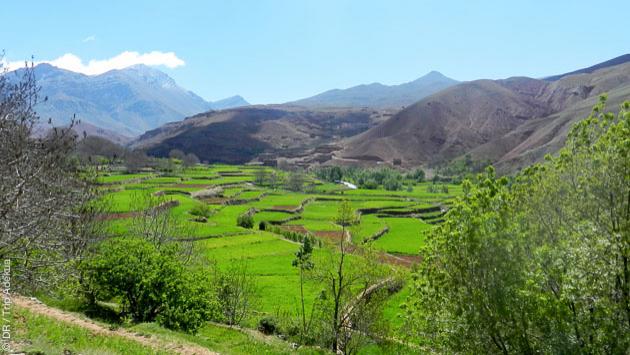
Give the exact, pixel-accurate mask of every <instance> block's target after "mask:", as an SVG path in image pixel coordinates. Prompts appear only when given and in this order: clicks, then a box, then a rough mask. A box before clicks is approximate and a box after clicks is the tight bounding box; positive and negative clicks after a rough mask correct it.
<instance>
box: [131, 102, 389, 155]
mask: <svg viewBox="0 0 630 355" xmlns="http://www.w3.org/2000/svg"><path fill="white" fill-rule="evenodd" d="M383 117H384V116H383V115H382V114H381V112H379V111H375V110H363V109H360V110H359V109H328V110H323V109H322V110H316V111H315V110H309V109H305V108H303V107H294V106H288V105H268V106H248V107H241V108H233V109H227V110H223V111H210V112H207V113H204V114H199V115H196V116H193V117H189V118H187V119H185V120H183V121H179V122H171V123H168V124H166V125H164V126H162V127H160V128H158V129H155V130H152V131H148V132H146V133H145V134H143V135H142V136H140V137H138V138H137V139H136V140H135V141H134V142H133V143H132V144H131V147H132V148H137V149H142V150H145V151H147V152H148V153H149V154H152V155H155V156H168V153H169V152H170V151H171V150H172V149H181V150H183V151H184V152H186V153H194V154H196V155H197V156H198V157H199V158H200V159H201V160H202V161H209V162H223V163H245V162H248V161H250V160H252V159H255V158H257V157H260V156H261V155H262V154H264V155H266V156H269V157H277V156H283V157H297V156H305V155H306V154H307V153H309V152H314V151H315V152H316V155H317V154H320V153H323V154H324V155H325V152H322V151H321V150H319V151H318V147H321V146H322V145H326V144H330V143H334V142H337V141H339V140H341V139H343V138H346V137H350V136H353V135H356V134H358V133H360V132H363V131H365V130H367V129H369V128H370V127H372V126H374V125H375V124H376V122H377V121H379V120H382V119H383ZM388 117H389V116H388ZM325 149H327V148H325ZM325 149H324V150H325ZM328 153H329V152H328ZM320 155H321V154H320ZM320 157H321V156H320ZM318 159H319V158H318ZM327 159H330V156H328V158H326V160H327Z"/></svg>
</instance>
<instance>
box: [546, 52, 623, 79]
mask: <svg viewBox="0 0 630 355" xmlns="http://www.w3.org/2000/svg"><path fill="white" fill-rule="evenodd" d="M627 62H630V53H628V54H624V55H620V56H619V57H616V58H613V59H610V60H607V61H605V62H601V63H599V64H595V65H592V66H590V67H588V68H583V69H578V70H574V71H572V72H570V73H565V74H560V75H554V76H550V77H547V78H545V80H547V81H556V80H559V79H561V78H564V77H565V76H568V75H574V74H590V73H592V72H594V71H595V70H598V69H603V68H608V67H612V66H615V65H619V64H623V63H627Z"/></svg>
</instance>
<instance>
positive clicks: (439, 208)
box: [99, 165, 461, 353]
mask: <svg viewBox="0 0 630 355" xmlns="http://www.w3.org/2000/svg"><path fill="white" fill-rule="evenodd" d="M258 169H266V170H267V171H269V168H262V167H251V166H226V165H210V166H203V165H199V166H197V167H195V168H191V169H187V170H185V171H183V172H181V173H179V174H177V175H176V176H160V175H159V174H157V173H143V174H129V175H125V174H119V175H116V174H113V173H110V174H108V175H107V176H103V177H102V178H101V179H100V180H99V182H100V184H101V185H102V188H103V189H105V190H106V191H109V192H108V193H107V194H106V196H105V198H104V199H105V201H107V203H108V204H109V211H108V213H109V216H106V220H107V223H108V224H109V226H110V227H111V230H112V231H113V232H114V233H116V234H123V235H124V234H126V233H129V231H130V228H131V224H132V221H133V218H135V215H136V214H137V213H138V212H137V211H140V210H142V209H143V208H146V204H145V201H147V200H148V199H150V198H151V197H152V196H153V197H154V198H159V199H160V201H162V202H163V203H168V202H169V201H177V202H176V203H171V204H170V205H169V207H168V208H169V210H168V211H169V212H168V213H169V214H170V215H171V217H172V218H173V219H174V220H176V221H177V222H178V223H179V224H180V225H181V226H183V229H182V230H183V231H185V235H177V236H175V237H181V238H194V239H195V240H196V241H195V242H194V245H195V252H196V254H197V256H198V257H199V258H200V259H202V261H203V263H201V265H217V267H219V268H222V267H227V266H229V265H235V264H239V265H242V266H243V267H245V268H246V269H247V272H248V273H249V274H250V275H252V277H253V278H254V280H255V283H256V289H257V297H256V302H255V306H254V308H255V312H254V313H253V315H252V316H251V317H250V319H247V320H246V322H245V323H246V325H247V326H248V327H255V324H256V322H257V321H258V320H259V319H260V318H262V317H263V316H265V315H277V314H292V315H295V314H296V310H297V307H298V304H299V274H298V272H297V269H296V268H295V267H293V266H292V265H291V263H292V260H293V259H294V257H295V252H296V251H297V250H298V248H299V244H298V243H296V242H294V241H291V240H287V239H285V237H283V236H282V235H279V234H274V233H271V232H268V231H263V230H259V225H260V224H261V223H262V222H267V223H272V224H276V225H278V226H279V227H280V228H283V229H285V230H290V231H294V232H298V233H303V234H310V235H313V236H315V238H318V239H321V240H322V241H331V240H335V238H339V237H340V235H341V233H340V232H339V231H340V230H341V227H340V226H338V225H336V224H335V223H334V218H335V216H336V214H337V209H338V206H339V204H340V202H341V201H342V200H348V201H349V202H350V203H351V205H352V207H353V208H354V209H356V210H357V211H358V212H359V215H360V218H359V219H360V221H359V223H358V224H356V225H354V226H352V227H351V228H349V232H350V235H349V236H350V238H351V242H352V243H353V244H355V245H356V246H357V247H359V248H366V247H368V246H369V245H371V246H373V248H374V249H375V250H377V252H378V253H380V254H381V255H382V263H384V264H386V265H387V266H388V267H391V268H393V269H400V270H403V272H404V270H405V269H406V268H408V267H410V266H411V265H412V264H413V263H415V262H418V261H419V256H418V251H419V250H420V248H421V246H422V245H423V243H424V240H425V238H427V232H428V231H429V230H430V229H431V228H433V226H434V225H433V224H431V223H436V221H438V222H439V219H440V218H441V216H442V215H443V214H444V212H445V211H446V209H447V208H448V206H449V203H450V200H452V199H453V198H454V197H455V196H457V195H458V194H460V193H461V188H460V187H459V186H457V185H449V186H448V190H449V193H430V192H428V191H427V186H428V185H429V183H421V184H416V185H415V186H414V187H413V190H412V191H410V192H407V191H406V190H405V191H385V190H382V189H377V190H363V189H356V190H349V189H347V188H345V187H344V186H343V185H339V184H334V183H328V182H321V181H316V180H314V178H312V177H309V179H311V180H312V183H314V184H315V185H314V188H311V189H309V191H311V192H309V193H300V192H290V191H286V190H283V189H281V188H278V189H272V188H269V187H268V186H258V185H256V184H255V183H254V182H255V180H256V179H255V174H256V171H257V170H258ZM278 174H283V173H282V172H278ZM155 196H159V197H155ZM203 205H207V206H208V216H207V218H204V219H202V220H199V219H196V217H195V216H194V215H193V214H191V211H192V210H193V209H195V208H199V206H203ZM248 211H249V213H253V217H254V222H255V224H254V228H253V229H245V228H242V227H239V226H237V223H236V220H237V218H238V216H239V215H241V214H244V213H246V212H248ZM323 245H324V246H323V248H330V246H329V245H330V243H324V244H323ZM327 245H328V246H327ZM325 253H326V251H325V249H319V248H317V249H316V250H315V252H314V259H315V260H317V259H318V258H320V257H322V255H324V254H325ZM401 257H402V258H401ZM400 260H403V261H402V262H401V261H400ZM195 267H203V266H195ZM320 290H321V285H319V284H318V283H317V282H315V281H313V280H307V282H306V285H305V294H306V303H307V304H306V308H307V309H310V305H311V303H312V302H313V300H314V299H315V298H316V295H317V294H318V292H319V291H320ZM407 293H408V288H407V287H404V288H403V289H402V291H400V292H398V293H396V294H394V295H392V296H391V297H390V299H389V300H388V301H387V304H386V308H385V311H384V312H385V313H384V317H385V319H387V321H388V322H390V323H391V328H392V329H393V330H394V331H395V329H396V328H397V327H398V326H400V323H401V321H400V317H398V314H399V313H400V309H399V306H400V304H401V303H402V302H403V301H404V299H405V297H406V295H407ZM202 334H203V332H202ZM201 343H203V342H201ZM370 353H373V349H372V350H370ZM376 353H378V351H377V352H376Z"/></svg>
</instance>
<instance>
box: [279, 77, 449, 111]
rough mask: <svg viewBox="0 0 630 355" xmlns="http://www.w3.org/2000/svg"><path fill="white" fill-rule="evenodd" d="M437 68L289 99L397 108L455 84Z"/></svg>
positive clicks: (310, 103)
mask: <svg viewBox="0 0 630 355" xmlns="http://www.w3.org/2000/svg"><path fill="white" fill-rule="evenodd" d="M457 83H458V81H456V80H453V79H451V78H448V77H446V76H444V75H442V74H441V73H439V72H436V71H432V72H430V73H428V74H426V75H425V76H423V77H421V78H419V79H416V80H414V81H411V82H408V83H404V84H400V85H392V86H388V85H383V84H380V83H373V84H369V85H359V86H354V87H351V88H348V89H343V90H341V89H334V90H329V91H326V92H323V93H321V94H318V95H315V96H312V97H309V98H306V99H301V100H297V101H293V102H290V104H292V105H299V106H304V107H309V108H315V107H374V108H397V109H400V108H401V107H402V106H407V105H410V104H413V103H414V102H416V101H418V100H420V99H422V98H424V97H426V96H429V95H431V94H433V93H436V92H438V91H440V90H443V89H446V88H448V87H450V86H453V85H455V84H457Z"/></svg>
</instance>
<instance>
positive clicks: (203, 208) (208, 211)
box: [190, 203, 213, 218]
mask: <svg viewBox="0 0 630 355" xmlns="http://www.w3.org/2000/svg"><path fill="white" fill-rule="evenodd" d="M190 214H191V215H193V216H197V217H205V218H208V217H210V216H212V214H213V211H212V208H210V206H208V205H206V204H205V203H204V204H200V205H196V206H195V207H193V208H192V209H191V210H190Z"/></svg>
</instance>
